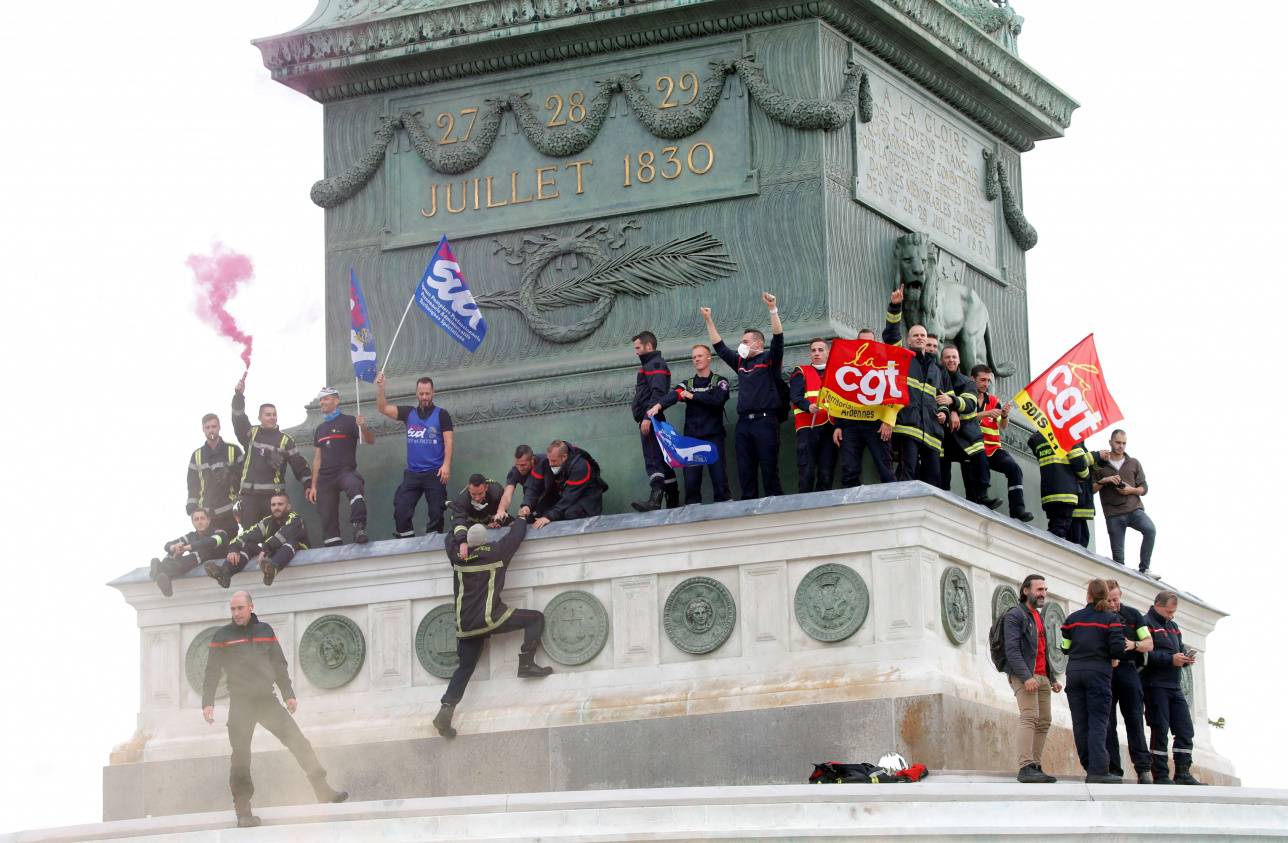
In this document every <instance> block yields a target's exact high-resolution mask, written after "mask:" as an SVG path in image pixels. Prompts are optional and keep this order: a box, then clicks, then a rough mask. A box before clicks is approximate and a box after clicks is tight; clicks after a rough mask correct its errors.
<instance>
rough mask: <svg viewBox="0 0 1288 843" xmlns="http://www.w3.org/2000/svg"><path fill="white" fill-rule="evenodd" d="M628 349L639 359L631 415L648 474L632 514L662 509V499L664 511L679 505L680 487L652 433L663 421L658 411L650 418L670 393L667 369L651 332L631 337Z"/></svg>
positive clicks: (642, 332) (673, 470)
mask: <svg viewBox="0 0 1288 843" xmlns="http://www.w3.org/2000/svg"><path fill="white" fill-rule="evenodd" d="M631 343H632V348H633V349H634V351H635V355H636V356H637V357H638V358H639V361H640V367H639V371H637V372H636V373H635V396H634V398H632V399H631V415H632V416H634V417H635V424H637V425H639V429H640V446H641V448H642V449H643V451H644V471H646V472H647V473H648V485H649V494H648V498H647V499H646V500H642V501H633V502H632V503H631V506H632V507H633V508H634V509H635V511H636V512H652V511H653V510H656V509H661V508H662V502H663V500H664V499H665V501H666V506H667V508H668V509H674V508H675V507H677V506H679V505H680V487H679V486H678V485H676V480H675V469H674V468H671V466H670V465H668V464H667V462H666V458H665V457H664V456H663V455H662V446H661V445H659V444H658V441H657V436H656V435H655V434H654V433H653V420H654V418H656V420H657V421H666V419H665V418H664V417H663V416H662V415H661V412H660V411H659V413H658V414H657V415H656V416H653V415H650V414H649V410H650V409H651V408H652V407H654V406H656V405H657V404H658V402H659V401H661V400H662V398H663V397H665V396H666V395H667V393H669V392H670V391H671V367H670V366H668V365H666V358H664V357H663V356H662V352H660V351H658V349H657V337H656V336H655V335H654V334H653V332H652V331H640V332H639V333H638V334H636V335H635V336H633V337H631Z"/></svg>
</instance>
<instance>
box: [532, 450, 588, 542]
mask: <svg viewBox="0 0 1288 843" xmlns="http://www.w3.org/2000/svg"><path fill="white" fill-rule="evenodd" d="M606 491H608V484H607V483H605V482H604V480H603V478H602V477H601V476H600V471H599V463H597V462H595V458H594V457H592V456H591V455H590V454H589V453H587V452H586V451H584V450H582V449H581V448H578V447H577V446H575V445H570V444H569V443H568V442H566V441H564V440H563V439H556V440H555V441H553V442H551V443H550V447H548V448H546V455H545V456H544V457H542V458H541V459H540V460H538V461H537V464H536V465H534V466H533V467H532V471H531V472H529V474H528V479H527V480H526V481H524V484H523V507H522V508H521V509H520V510H519V514H520V515H523V510H525V509H526V510H527V512H528V516H527V517H531V518H532V519H533V521H532V526H533V527H535V528H536V529H538V530H540V529H541V528H542V527H544V526H546V525H547V524H549V523H550V522H552V521H567V520H570V519H573V518H590V517H591V516H594V515H599V514H600V513H602V512H603V511H604V492H606Z"/></svg>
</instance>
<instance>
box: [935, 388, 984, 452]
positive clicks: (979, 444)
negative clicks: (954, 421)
mask: <svg viewBox="0 0 1288 843" xmlns="http://www.w3.org/2000/svg"><path fill="white" fill-rule="evenodd" d="M944 385H945V386H946V387H947V389H945V390H944V392H946V393H948V397H949V398H951V399H953V403H952V404H950V405H949V407H948V408H949V409H950V410H952V411H954V412H956V413H957V418H958V419H959V420H960V421H961V424H959V425H958V426H957V430H955V431H949V432H950V434H951V435H952V437H953V438H954V439H956V440H957V444H958V445H960V446H961V449H962V450H963V451H965V452H966V453H967V454H978V453H979V452H980V451H982V450H984V433H983V431H981V430H980V427H979V412H980V409H981V408H980V406H979V390H978V389H976V388H975V381H974V379H972V378H968V377H966V375H965V374H964V373H963V372H962V370H961V369H958V370H957V371H956V372H950V371H948V370H947V369H945V370H944Z"/></svg>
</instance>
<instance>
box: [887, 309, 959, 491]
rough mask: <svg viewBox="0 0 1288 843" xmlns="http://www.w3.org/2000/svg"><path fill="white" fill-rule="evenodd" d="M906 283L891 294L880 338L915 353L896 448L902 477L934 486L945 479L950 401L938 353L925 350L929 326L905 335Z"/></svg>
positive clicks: (896, 427)
mask: <svg viewBox="0 0 1288 843" xmlns="http://www.w3.org/2000/svg"><path fill="white" fill-rule="evenodd" d="M902 321H903V286H902V285H900V287H899V289H897V290H895V291H894V292H893V293H891V294H890V306H889V308H888V309H887V310H886V326H885V329H884V330H882V332H881V341H882V342H884V343H885V344H886V345H897V346H901V347H903V348H907V349H908V350H909V351H911V352H912V353H913V358H912V360H911V361H910V362H909V363H908V404H907V406H905V407H903V408H902V409H901V410H899V415H898V417H897V418H896V419H895V425H894V451H895V453H896V454H898V456H899V473H898V475H897V476H898V478H899V479H900V480H921V481H922V482H925V483H929V484H930V485H932V486H938V485H939V484H940V483H942V482H943V478H942V476H941V474H940V468H939V461H940V460H941V459H942V458H943V455H944V443H943V438H942V437H943V433H944V425H945V424H946V423H947V422H948V410H947V407H948V405H949V404H951V403H953V399H951V398H949V397H948V395H946V394H945V392H944V389H945V378H944V370H943V369H942V368H940V366H939V361H938V360H936V359H935V356H934V355H933V354H931V353H929V352H927V351H926V338H927V334H926V327H925V326H924V325H913V326H911V327H910V328H909V329H908V338H907V340H906V341H905V340H904V339H903V338H902V333H903V332H902V329H901V328H900V327H899V325H900V323H901V322H902Z"/></svg>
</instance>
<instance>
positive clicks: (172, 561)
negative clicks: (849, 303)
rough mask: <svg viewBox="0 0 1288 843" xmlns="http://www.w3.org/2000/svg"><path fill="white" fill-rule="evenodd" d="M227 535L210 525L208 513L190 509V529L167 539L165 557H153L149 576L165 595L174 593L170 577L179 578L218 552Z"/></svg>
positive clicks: (198, 509) (214, 556)
mask: <svg viewBox="0 0 1288 843" xmlns="http://www.w3.org/2000/svg"><path fill="white" fill-rule="evenodd" d="M227 543H228V534H227V533H225V532H224V531H223V530H218V529H215V528H214V527H212V526H210V513H209V512H207V511H206V510H204V509H202V508H201V507H197V508H196V509H194V510H193V511H192V532H190V533H187V534H185V535H182V536H180V537H179V538H177V539H175V540H173V541H169V542H166V545H165V554H166V555H165V558H163V559H153V560H152V565H151V566H150V567H149V569H148V575H149V576H150V577H152V579H153V580H154V581H155V582H156V584H157V588H159V589H161V593H162V594H164V595H165V596H166V597H170V596H172V595H173V594H174V587H173V586H172V585H171V582H170V581H171V579H172V578H174V577H181V576H183V575H184V574H186V573H188V572H189V571H191V570H192V569H193V568H195V567H197V565H198V564H199V563H201V562H205V561H207V560H209V559H214V558H216V557H218V556H219V555H220V549H221V548H222V547H224V545H226V544H227Z"/></svg>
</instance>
